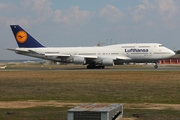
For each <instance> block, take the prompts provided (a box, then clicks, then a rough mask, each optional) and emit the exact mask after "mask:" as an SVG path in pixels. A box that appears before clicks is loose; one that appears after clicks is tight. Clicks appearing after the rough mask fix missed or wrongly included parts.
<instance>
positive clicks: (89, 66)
mask: <svg viewBox="0 0 180 120" xmlns="http://www.w3.org/2000/svg"><path fill="white" fill-rule="evenodd" d="M104 68H105V66H103V65H91V64H89V65H87V69H104Z"/></svg>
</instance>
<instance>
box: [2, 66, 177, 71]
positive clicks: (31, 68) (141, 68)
mask: <svg viewBox="0 0 180 120" xmlns="http://www.w3.org/2000/svg"><path fill="white" fill-rule="evenodd" d="M0 71H180V66H177V65H175V66H165V65H160V66H159V68H158V69H154V67H153V66H152V65H148V66H140V65H139V66H128V65H122V66H110V67H108V66H107V67H106V68H105V69H86V66H81V65H44V66H40V65H38V66H37V65H36V66H34V65H32V66H31V65H28V66H27V65H24V66H22V65H21V66H8V67H7V68H6V69H0Z"/></svg>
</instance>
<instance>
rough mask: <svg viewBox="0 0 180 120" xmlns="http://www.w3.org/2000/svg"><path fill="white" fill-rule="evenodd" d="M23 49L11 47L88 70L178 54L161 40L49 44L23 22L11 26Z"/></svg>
mask: <svg viewBox="0 0 180 120" xmlns="http://www.w3.org/2000/svg"><path fill="white" fill-rule="evenodd" d="M10 27H11V29H12V32H13V34H14V37H15V39H16V42H17V44H18V46H19V48H15V49H8V50H11V51H15V52H16V53H17V54H20V55H26V56H31V57H35V58H41V59H45V60H50V61H54V62H61V63H74V64H82V65H87V69H95V68H97V69H98V68H99V69H100V68H101V69H104V68H105V66H113V65H120V64H122V63H129V62H136V63H155V66H154V68H155V69H157V68H158V65H157V63H158V61H159V60H163V59H166V58H169V57H171V56H173V55H175V53H174V51H172V50H170V49H169V48H167V47H165V46H163V45H162V44H159V43H129V44H116V45H108V46H94V47H45V46H44V45H42V44H41V43H40V42H38V41H37V40H36V39H34V38H33V37H32V36H31V35H30V34H29V33H27V32H26V31H25V30H24V29H22V28H21V27H20V26H19V25H10Z"/></svg>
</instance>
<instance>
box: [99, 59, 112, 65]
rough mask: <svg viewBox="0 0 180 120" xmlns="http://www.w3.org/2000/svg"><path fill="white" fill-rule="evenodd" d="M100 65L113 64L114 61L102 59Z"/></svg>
mask: <svg viewBox="0 0 180 120" xmlns="http://www.w3.org/2000/svg"><path fill="white" fill-rule="evenodd" d="M102 65H103V66H113V65H114V61H113V59H102Z"/></svg>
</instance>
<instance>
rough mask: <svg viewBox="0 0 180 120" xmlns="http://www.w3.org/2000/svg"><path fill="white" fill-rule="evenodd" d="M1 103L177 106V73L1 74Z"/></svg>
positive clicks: (179, 100)
mask: <svg viewBox="0 0 180 120" xmlns="http://www.w3.org/2000/svg"><path fill="white" fill-rule="evenodd" d="M0 78H1V79H0V83H1V84H0V91H1V94H0V101H16V100H59V101H72V102H118V103H119V102H121V103H123V102H125V103H144V102H147V103H173V104H174V103H178V104H179V103H180V72H164V71H158V72H157V71H156V72H148V71H147V72H136V71H133V72H123V71H83V72H82V71H74V72H72V71H24V72H23V71H22V72H0Z"/></svg>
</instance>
